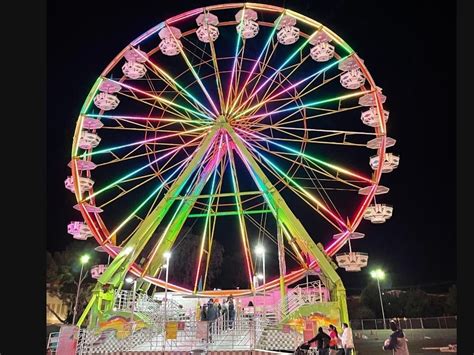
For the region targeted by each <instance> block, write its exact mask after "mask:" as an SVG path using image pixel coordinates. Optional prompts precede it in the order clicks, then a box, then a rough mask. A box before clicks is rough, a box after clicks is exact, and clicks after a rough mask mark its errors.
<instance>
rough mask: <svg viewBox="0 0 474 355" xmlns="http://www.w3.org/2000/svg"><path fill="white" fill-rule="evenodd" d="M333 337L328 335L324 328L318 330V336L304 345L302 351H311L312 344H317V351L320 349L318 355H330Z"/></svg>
mask: <svg viewBox="0 0 474 355" xmlns="http://www.w3.org/2000/svg"><path fill="white" fill-rule="evenodd" d="M330 340H331V337H330V336H329V335H327V334H326V333H325V332H324V331H323V328H322V327H319V328H318V334H316V336H315V337H314V338H312V339H310V340H308V341H307V342H305V343H303V345H302V346H301V348H302V349H305V348H306V349H309V346H310V344H311V343H314V342H316V349H318V355H328V354H329V342H330Z"/></svg>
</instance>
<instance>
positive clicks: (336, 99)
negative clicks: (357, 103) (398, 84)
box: [236, 90, 373, 119]
mask: <svg viewBox="0 0 474 355" xmlns="http://www.w3.org/2000/svg"><path fill="white" fill-rule="evenodd" d="M371 92H373V90H363V91H358V92H355V93H352V94H347V95H342V96H337V97H333V98H330V99H325V100H319V101H313V102H309V103H306V104H302V105H297V106H293V107H289V108H285V109H275V110H273V111H271V112H267V113H262V114H257V115H253V116H248V117H246V119H254V118H259V117H266V116H269V115H274V114H277V113H282V112H289V111H293V110H297V111H299V110H302V109H304V108H307V109H311V108H316V106H319V105H323V104H325V103H331V102H339V103H340V102H342V101H344V100H347V99H351V98H354V97H358V96H362V95H364V94H367V93H371ZM241 116H242V115H241V114H238V115H237V116H236V117H241Z"/></svg>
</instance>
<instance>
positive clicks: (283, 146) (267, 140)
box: [236, 128, 373, 184]
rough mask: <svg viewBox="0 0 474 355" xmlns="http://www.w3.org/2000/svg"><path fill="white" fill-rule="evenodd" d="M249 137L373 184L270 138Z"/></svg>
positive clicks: (250, 134) (254, 135)
mask: <svg viewBox="0 0 474 355" xmlns="http://www.w3.org/2000/svg"><path fill="white" fill-rule="evenodd" d="M236 129H237V130H239V131H241V130H240V129H238V128H236ZM245 133H246V134H247V135H249V136H251V137H254V138H262V139H263V140H265V141H266V142H268V143H270V144H271V145H274V146H277V147H279V148H282V149H284V150H285V151H287V152H290V153H293V154H295V155H297V156H301V157H303V158H305V159H307V160H308V161H311V162H313V163H315V164H319V165H323V166H326V167H328V168H330V169H333V170H335V171H337V172H338V173H341V174H345V175H348V176H352V177H354V178H357V179H360V180H361V181H365V182H367V183H371V184H372V183H373V182H372V180H371V179H369V178H367V177H364V176H361V175H359V174H356V173H353V172H352V171H350V170H348V169H346V168H343V167H340V166H338V165H335V164H331V163H328V162H325V161H323V160H321V159H318V158H316V157H313V156H311V155H309V154H306V153H303V152H300V151H298V150H297V149H294V148H291V147H289V146H287V145H284V144H281V143H277V142H274V141H273V140H270V139H268V138H264V137H261V136H260V137H259V136H258V135H256V134H255V133H252V132H245Z"/></svg>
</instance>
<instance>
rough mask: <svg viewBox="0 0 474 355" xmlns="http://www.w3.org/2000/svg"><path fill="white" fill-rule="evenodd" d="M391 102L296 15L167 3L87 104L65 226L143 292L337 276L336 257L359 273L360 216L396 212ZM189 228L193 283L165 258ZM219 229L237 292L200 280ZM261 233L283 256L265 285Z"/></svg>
mask: <svg viewBox="0 0 474 355" xmlns="http://www.w3.org/2000/svg"><path fill="white" fill-rule="evenodd" d="M385 100H386V96H385V95H383V93H382V89H381V88H380V87H378V86H376V84H375V82H374V80H373V78H372V76H371V75H370V72H369V71H368V69H367V67H366V65H365V63H364V61H363V60H362V59H361V58H360V57H359V56H358V55H357V54H356V53H355V52H354V50H353V49H352V48H351V47H350V46H349V45H348V44H347V43H346V42H345V41H344V40H342V39H341V38H340V37H339V36H338V35H337V34H335V33H334V32H332V31H331V30H330V29H329V28H327V27H325V26H323V25H322V24H320V23H319V22H316V21H315V20H313V19H310V18H308V17H306V16H304V15H301V14H299V13H297V12H294V11H291V10H289V9H283V8H280V7H276V6H270V5H265V4H256V3H235V4H225V5H214V6H209V7H205V8H198V9H195V10H192V11H188V12H185V13H183V14H180V15H178V16H174V17H172V18H170V19H168V20H166V21H164V22H162V23H160V24H158V25H157V26H155V27H153V28H151V29H150V30H148V31H147V32H145V33H144V34H142V35H141V36H139V37H138V38H137V39H135V40H134V41H132V42H131V43H130V44H129V45H127V46H126V47H125V48H124V49H123V50H122V51H121V52H120V53H119V54H118V55H117V56H116V57H115V58H114V59H113V60H112V61H111V62H110V63H109V64H108V65H107V66H106V68H105V69H104V70H103V72H102V73H101V74H100V76H99V77H98V79H97V80H96V82H95V83H94V85H93V86H92V88H91V90H90V92H89V95H88V96H87V98H86V100H85V102H84V104H83V106H82V109H81V112H80V115H79V118H78V120H77V124H76V129H75V134H74V140H73V143H72V152H71V156H72V158H71V161H70V163H69V166H70V167H71V176H69V177H68V178H67V179H66V181H65V185H66V188H68V189H69V190H71V191H72V192H73V193H74V195H75V198H76V200H77V204H76V205H75V206H74V208H75V209H77V210H78V211H80V213H81V215H82V218H83V220H82V221H74V222H71V224H70V225H69V226H68V231H69V233H70V234H72V235H73V236H74V238H76V239H87V238H90V237H94V238H95V239H96V241H97V242H98V243H99V244H100V246H101V248H102V249H103V250H104V251H106V252H107V253H108V254H109V255H110V256H111V257H113V258H114V261H113V262H112V263H111V264H110V265H109V266H108V268H107V269H106V270H105V271H104V270H102V271H101V275H97V277H98V278H99V282H101V283H102V284H105V283H108V284H112V285H115V286H117V285H118V284H119V283H120V282H122V280H123V278H124V277H125V274H126V273H128V272H131V273H133V274H135V275H136V276H137V277H139V278H140V279H141V280H142V281H143V284H142V287H143V288H144V289H147V287H149V285H156V286H161V287H164V286H166V287H168V288H169V289H171V290H175V291H180V292H187V293H197V294H209V295H211V294H216V295H217V294H225V293H229V292H232V293H233V294H234V295H245V294H249V293H251V292H255V290H270V289H272V288H276V287H278V286H279V285H281V283H282V282H283V283H286V284H290V283H292V282H295V281H297V280H299V279H301V278H303V277H304V276H305V275H306V273H307V272H308V270H316V271H317V272H322V273H330V272H332V271H330V270H329V269H330V268H333V266H331V260H330V258H331V257H335V259H336V261H337V263H338V264H339V266H340V267H343V268H345V269H346V270H348V271H358V270H360V269H361V268H362V267H364V266H366V265H367V260H368V256H367V254H365V253H360V252H356V251H354V248H353V247H354V244H355V243H356V242H354V240H355V239H359V238H362V237H364V235H363V234H362V233H359V232H357V231H356V229H357V228H358V226H359V224H360V223H361V221H362V220H363V219H367V220H369V221H371V222H372V223H383V222H385V221H386V220H387V219H389V218H390V217H391V215H392V211H393V209H392V207H391V206H390V205H388V204H385V203H382V202H381V201H380V200H382V199H383V197H379V195H383V194H386V193H387V192H388V191H389V189H388V188H387V187H385V186H382V185H380V184H379V182H380V179H381V176H382V174H384V173H389V172H391V171H392V170H394V169H395V168H397V166H398V164H399V157H398V156H397V155H395V154H393V153H390V152H386V149H387V148H389V147H392V146H393V145H394V144H395V140H394V139H392V138H390V137H388V136H387V127H386V123H387V120H388V118H389V112H388V111H387V110H386V109H385V108H384V106H383V105H384V103H385ZM190 229H192V233H191V234H190V233H187V231H188V230H190ZM190 235H191V236H192V238H198V243H197V245H198V246H199V247H198V248H197V249H196V250H195V251H194V252H193V253H191V254H190V255H191V256H190V258H189V259H187V260H182V262H183V263H187V264H189V268H191V269H192V273H193V276H192V282H189V281H188V282H187V283H183V282H182V281H181V280H180V279H179V275H174V277H173V278H172V279H171V280H169V281H168V280H165V279H164V274H163V273H162V271H163V268H164V267H165V265H166V260H165V258H164V257H163V255H165V254H166V255H169V254H167V253H170V252H171V253H172V255H175V254H176V252H177V251H179V248H180V247H182V245H184V244H183V243H185V241H186V238H190ZM216 240H221V243H224V244H225V245H224V249H225V250H226V251H227V252H230V251H231V252H232V253H236V254H238V255H239V256H240V263H239V264H236V265H235V269H236V271H237V270H243V272H244V274H245V282H244V284H240V285H235V289H232V290H224V291H214V290H210V288H209V285H208V282H207V278H208V273H209V267H210V265H211V264H212V259H213V249H214V246H215V243H214V242H215V241H216ZM351 243H352V244H351ZM257 245H265V253H267V257H271V256H273V257H275V258H277V259H278V261H279V262H278V265H277V266H274V268H273V270H269V272H268V275H267V276H266V279H265V280H264V282H263V283H260V284H255V282H254V278H255V275H256V274H257V273H258V272H259V270H260V269H261V267H262V261H261V260H260V259H259V256H258V255H257V254H256V253H255V252H254V250H255V246H257ZM229 246H230V247H229ZM346 247H347V248H348V250H347V251H346V252H342V253H340V254H337V253H338V252H339V251H340V250H341V249H342V248H346ZM229 248H230V249H231V250H229ZM226 251H224V253H226ZM226 255H229V254H224V256H226ZM226 259H227V257H224V263H225V262H226ZM275 265H276V263H275ZM267 267H270V266H269V265H267ZM102 272H103V273H102Z"/></svg>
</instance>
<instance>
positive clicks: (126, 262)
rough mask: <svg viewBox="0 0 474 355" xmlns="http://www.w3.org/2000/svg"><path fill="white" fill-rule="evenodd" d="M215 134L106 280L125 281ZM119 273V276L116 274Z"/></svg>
mask: <svg viewBox="0 0 474 355" xmlns="http://www.w3.org/2000/svg"><path fill="white" fill-rule="evenodd" d="M214 133H215V130H213V131H212V132H211V134H210V135H208V136H207V137H206V138H205V139H204V140H203V142H202V144H201V146H200V147H199V148H198V149H197V150H196V151H195V152H194V154H193V155H192V156H190V157H189V158H188V159H189V160H188V159H186V160H185V163H188V164H187V166H186V168H185V169H184V170H183V171H182V172H181V174H180V175H179V177H178V178H177V179H176V180H175V181H174V183H173V185H172V186H171V187H170V189H169V190H168V191H167V192H166V194H165V195H164V196H163V198H162V199H161V201H160V202H159V203H158V205H157V206H156V207H155V208H154V209H153V211H152V212H151V213H150V214H149V215H148V216H147V217H146V218H145V219H144V220H143V221H142V223H141V224H140V227H139V228H138V229H137V230H136V231H135V233H134V234H133V235H132V236H131V237H130V239H129V241H128V243H127V245H126V247H125V248H124V249H122V250H121V251H120V252H119V253H118V255H117V257H116V258H115V260H114V263H113V267H109V268H108V269H107V271H106V273H105V274H104V275H103V276H102V277H103V279H104V280H105V279H107V280H108V279H109V278H110V277H111V276H113V275H115V276H116V277H119V279H123V277H124V276H125V274H126V272H127V270H128V269H129V268H130V267H131V266H132V264H133V262H134V260H135V259H136V258H137V257H138V256H139V255H140V253H141V252H142V251H143V249H144V248H145V246H146V244H147V243H148V241H149V240H150V238H151V237H152V235H153V233H154V231H155V230H156V228H157V227H158V226H159V225H160V223H161V221H162V220H163V218H164V216H165V215H166V213H167V212H168V211H169V209H170V208H171V206H172V204H173V202H174V198H175V197H176V196H177V195H178V194H179V193H180V192H181V190H182V189H183V187H184V184H185V183H186V181H188V179H189V177H190V176H191V175H192V174H193V172H194V171H195V170H196V168H197V166H198V164H199V162H200V161H201V160H202V159H203V157H204V156H205V155H206V153H207V152H208V148H209V147H210V146H211V144H212V143H213V141H214V139H215V137H214ZM191 157H192V158H191ZM109 238H110V237H109ZM117 272H118V274H116V273H117Z"/></svg>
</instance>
